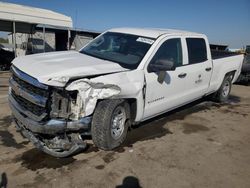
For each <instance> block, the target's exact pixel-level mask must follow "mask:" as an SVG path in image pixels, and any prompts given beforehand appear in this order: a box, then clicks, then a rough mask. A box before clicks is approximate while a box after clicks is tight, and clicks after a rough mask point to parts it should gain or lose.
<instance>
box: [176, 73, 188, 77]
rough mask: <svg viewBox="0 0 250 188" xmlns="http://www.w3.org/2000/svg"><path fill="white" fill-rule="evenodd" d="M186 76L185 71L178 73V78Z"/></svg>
mask: <svg viewBox="0 0 250 188" xmlns="http://www.w3.org/2000/svg"><path fill="white" fill-rule="evenodd" d="M186 76H187V73H181V74H179V75H178V77H179V78H185V77H186Z"/></svg>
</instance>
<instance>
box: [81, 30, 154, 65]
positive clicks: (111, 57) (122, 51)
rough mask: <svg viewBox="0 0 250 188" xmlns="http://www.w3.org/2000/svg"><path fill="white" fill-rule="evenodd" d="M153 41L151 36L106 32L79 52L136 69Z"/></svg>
mask: <svg viewBox="0 0 250 188" xmlns="http://www.w3.org/2000/svg"><path fill="white" fill-rule="evenodd" d="M153 42H154V39H151V38H146V37H141V36H136V35H130V34H124V33H113V32H107V33H105V34H103V35H102V36H100V37H98V38H96V39H94V40H93V41H92V42H91V43H89V44H88V45H87V46H86V47H84V48H83V49H82V50H81V51H80V52H81V53H83V54H86V55H90V56H93V57H97V58H100V59H105V60H108V61H112V62H115V63H118V64H120V65H121V66H123V67H125V68H128V69H136V68H137V67H138V65H139V64H140V62H141V60H142V58H143V57H144V56H145V54H146V53H147V51H148V50H149V48H150V47H151V45H152V44H153Z"/></svg>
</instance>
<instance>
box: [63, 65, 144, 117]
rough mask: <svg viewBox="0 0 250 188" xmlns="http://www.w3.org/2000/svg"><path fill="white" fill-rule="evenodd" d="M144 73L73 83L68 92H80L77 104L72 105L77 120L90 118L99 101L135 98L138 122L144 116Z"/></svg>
mask: <svg viewBox="0 0 250 188" xmlns="http://www.w3.org/2000/svg"><path fill="white" fill-rule="evenodd" d="M143 86H144V72H143V71H141V70H133V71H128V72H120V73H114V74H109V75H103V76H98V77H95V78H91V79H88V78H83V79H79V80H76V81H73V82H71V83H70V84H69V85H68V86H67V87H66V90H68V91H78V94H77V100H76V103H75V104H71V110H72V113H74V114H75V118H80V117H84V116H89V115H91V114H92V113H93V112H94V109H95V107H96V103H97V101H98V99H108V98H135V99H136V103H137V112H136V119H135V120H136V121H139V120H140V119H141V118H142V115H143V108H144V99H143V91H142V90H143Z"/></svg>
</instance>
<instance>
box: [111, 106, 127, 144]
mask: <svg viewBox="0 0 250 188" xmlns="http://www.w3.org/2000/svg"><path fill="white" fill-rule="evenodd" d="M125 122H126V112H125V109H124V108H123V107H121V106H118V107H117V108H116V109H115V110H114V112H113V115H112V119H111V136H112V138H113V139H115V140H117V139H119V138H120V137H121V135H122V134H123V132H124V128H125Z"/></svg>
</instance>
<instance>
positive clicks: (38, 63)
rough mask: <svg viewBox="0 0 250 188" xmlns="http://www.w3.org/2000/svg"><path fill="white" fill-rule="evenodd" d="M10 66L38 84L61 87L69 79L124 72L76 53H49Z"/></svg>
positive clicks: (31, 56)
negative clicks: (32, 78)
mask: <svg viewBox="0 0 250 188" xmlns="http://www.w3.org/2000/svg"><path fill="white" fill-rule="evenodd" d="M12 64H13V65H14V66H15V67H17V68H18V69H19V70H21V71H23V72H25V73H26V74H28V75H30V76H32V77H34V78H36V79H37V80H38V81H39V82H41V83H43V84H47V85H52V86H59V87H63V86H65V84H66V83H67V82H68V81H69V79H71V78H77V77H81V78H83V77H87V76H95V75H101V74H108V73H115V72H121V71H126V70H128V69H125V68H123V67H121V66H120V65H119V64H117V63H114V62H111V61H107V60H102V59H98V58H95V57H91V56H88V55H85V54H82V53H79V52H77V51H64V52H49V53H42V54H35V55H27V56H22V57H18V58H15V59H14V60H13V62H12Z"/></svg>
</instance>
